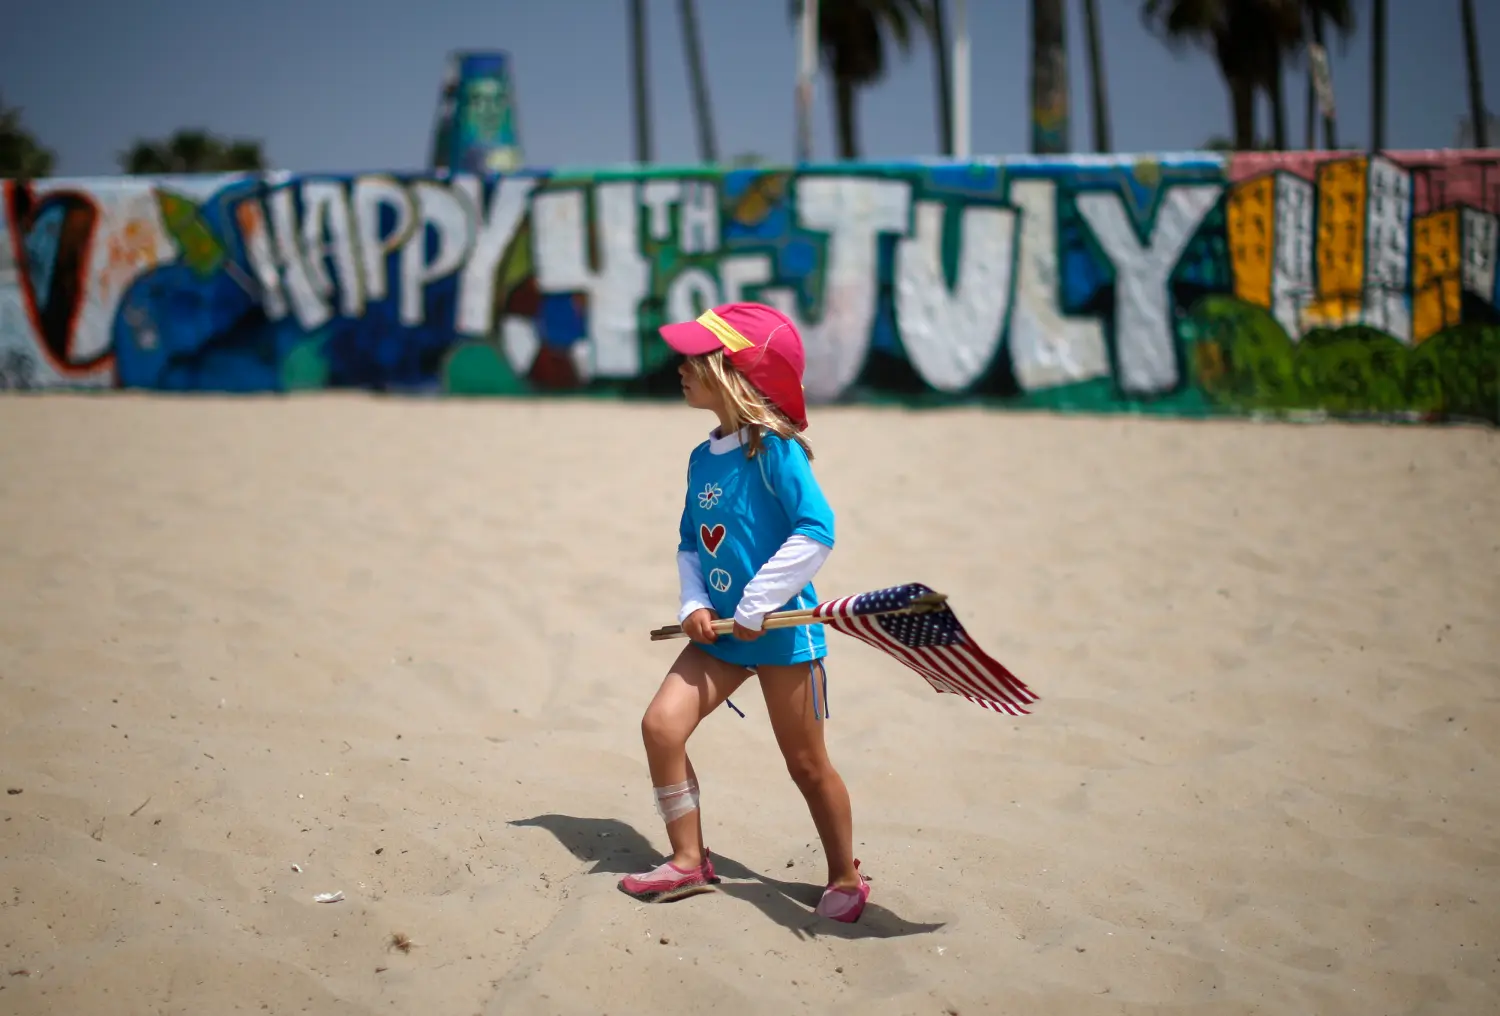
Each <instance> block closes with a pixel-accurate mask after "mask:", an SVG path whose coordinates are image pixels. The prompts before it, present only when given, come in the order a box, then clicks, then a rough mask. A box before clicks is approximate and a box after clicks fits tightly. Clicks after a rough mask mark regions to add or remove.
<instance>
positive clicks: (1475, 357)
mask: <svg viewBox="0 0 1500 1016" xmlns="http://www.w3.org/2000/svg"><path fill="white" fill-rule="evenodd" d="M1409 360H1410V365H1409V367H1408V376H1409V379H1410V380H1409V385H1410V386H1411V388H1412V389H1413V390H1421V391H1424V392H1425V391H1432V390H1435V391H1436V392H1437V393H1438V399H1439V405H1440V406H1441V407H1442V411H1443V412H1446V413H1450V414H1452V415H1454V416H1464V417H1472V418H1475V419H1483V420H1489V421H1490V422H1491V423H1500V325H1481V324H1471V325H1458V326H1456V327H1454V328H1449V329H1447V330H1445V331H1442V332H1439V333H1438V334H1436V335H1434V336H1433V337H1432V338H1430V339H1428V340H1427V341H1426V342H1424V343H1422V344H1421V345H1420V346H1418V347H1417V348H1416V349H1414V350H1411V352H1410V354H1409Z"/></svg>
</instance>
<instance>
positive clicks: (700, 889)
mask: <svg viewBox="0 0 1500 1016" xmlns="http://www.w3.org/2000/svg"><path fill="white" fill-rule="evenodd" d="M718 882H719V876H717V875H715V874H714V861H713V858H712V857H711V856H709V853H708V852H707V851H704V852H703V863H702V864H701V865H699V866H698V867H696V868H692V869H687V870H684V869H682V868H679V867H677V865H675V864H673V863H672V862H671V861H665V862H663V863H662V864H659V865H657V866H656V867H655V868H653V869H651V870H650V871H648V872H646V873H644V874H641V875H626V876H625V877H624V878H622V879H620V891H621V892H622V893H624V894H625V895H627V896H634V897H635V898H636V899H638V900H641V901H642V902H644V903H668V902H671V901H672V900H680V899H682V898H683V897H684V896H693V895H695V894H697V893H708V892H713V891H714V886H715V885H717V884H718Z"/></svg>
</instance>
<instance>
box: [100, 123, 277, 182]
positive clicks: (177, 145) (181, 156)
mask: <svg viewBox="0 0 1500 1016" xmlns="http://www.w3.org/2000/svg"><path fill="white" fill-rule="evenodd" d="M118 158H119V163H120V169H121V170H122V171H124V172H125V173H128V174H130V175H132V176H136V175H152V174H162V173H233V172H258V171H260V170H263V169H265V168H266V157H265V154H264V153H263V152H262V151H261V146H260V142H259V141H248V140H241V139H235V140H226V139H223V138H219V137H217V136H215V135H214V134H211V133H210V132H208V131H206V130H202V129H199V128H189V129H186V130H180V131H177V132H176V133H175V134H173V135H172V136H171V137H169V138H167V139H165V140H161V141H149V140H139V141H136V142H135V143H134V144H132V145H131V146H130V148H128V149H126V150H125V151H124V152H121V153H120V155H119V157H118Z"/></svg>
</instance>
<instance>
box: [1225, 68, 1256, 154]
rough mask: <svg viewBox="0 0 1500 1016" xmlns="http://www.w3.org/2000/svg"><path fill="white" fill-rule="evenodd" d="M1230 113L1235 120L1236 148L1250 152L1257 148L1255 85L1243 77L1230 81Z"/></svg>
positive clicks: (1236, 149) (1239, 150) (1238, 150)
mask: <svg viewBox="0 0 1500 1016" xmlns="http://www.w3.org/2000/svg"><path fill="white" fill-rule="evenodd" d="M1229 106H1230V115H1231V117H1232V119H1233V121H1234V150H1235V151H1237V152H1249V151H1253V150H1254V148H1255V86H1254V84H1253V83H1252V82H1251V81H1250V80H1249V79H1248V78H1243V77H1237V78H1232V79H1231V80H1230V81H1229Z"/></svg>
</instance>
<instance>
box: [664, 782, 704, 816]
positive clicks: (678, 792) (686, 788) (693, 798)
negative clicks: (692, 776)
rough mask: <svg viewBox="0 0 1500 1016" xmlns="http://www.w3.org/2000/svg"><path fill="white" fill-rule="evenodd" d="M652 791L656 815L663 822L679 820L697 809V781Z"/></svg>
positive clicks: (675, 784)
mask: <svg viewBox="0 0 1500 1016" xmlns="http://www.w3.org/2000/svg"><path fill="white" fill-rule="evenodd" d="M653 789H654V790H655V791H656V813H657V814H658V815H660V816H661V817H662V821H663V822H671V821H672V820H673V819H679V818H681V817H682V816H684V815H686V814H688V813H689V812H691V811H694V810H696V809H697V807H698V781H697V780H688V781H686V782H684V783H674V784H673V785H672V786H670V787H655V788H653Z"/></svg>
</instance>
